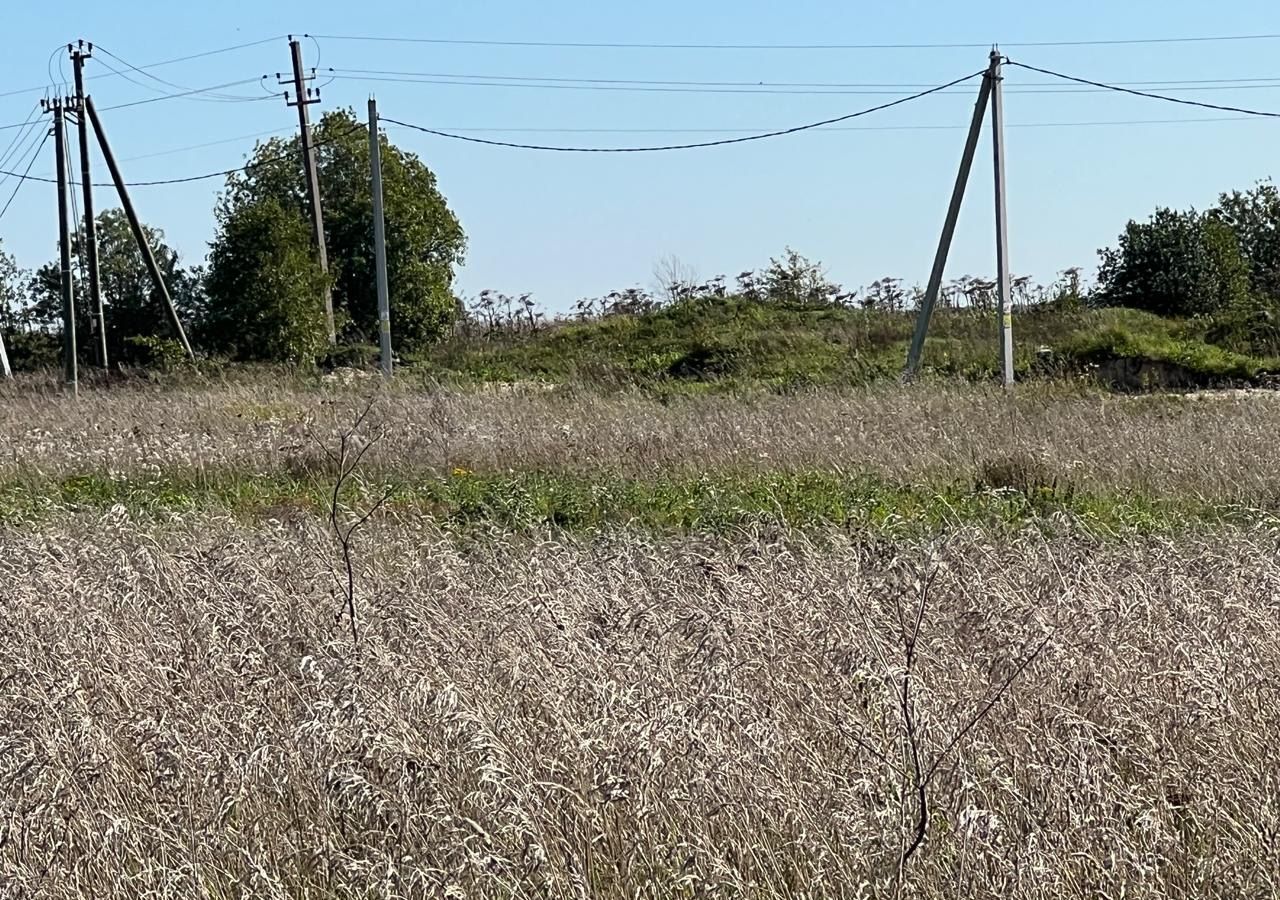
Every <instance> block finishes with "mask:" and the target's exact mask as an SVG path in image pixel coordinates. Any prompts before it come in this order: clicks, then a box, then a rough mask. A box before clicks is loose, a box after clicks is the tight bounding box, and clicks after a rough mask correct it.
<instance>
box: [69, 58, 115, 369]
mask: <svg viewBox="0 0 1280 900" xmlns="http://www.w3.org/2000/svg"><path fill="white" fill-rule="evenodd" d="M67 49H68V50H69V51H70V53H71V66H72V68H73V69H74V70H75V78H76V99H75V108H76V114H77V123H76V124H77V127H78V129H79V139H80V189H81V191H82V192H83V195H84V246H85V263H86V266H87V268H88V271H87V272H86V273H85V275H86V277H87V278H88V281H89V302H90V304H92V305H91V306H90V307H89V308H90V309H91V310H92V318H91V321H92V322H93V327H94V329H95V330H96V332H97V333H96V335H95V338H96V340H95V341H94V350H95V351H96V354H97V360H98V365H99V366H101V367H102V368H104V369H105V368H107V367H108V365H110V360H109V358H108V356H107V320H106V316H105V315H104V314H103V307H102V278H101V275H100V273H99V269H98V222H97V219H96V218H95V217H94V212H93V178H92V177H91V172H90V170H89V122H88V116H87V114H86V113H85V109H84V106H85V104H84V101H85V93H84V61H85V60H86V59H89V58H90V57H91V56H92V55H93V44H89V45H87V46H86V45H85V42H84V41H81V42H80V43H79V45H78V46H68V47H67Z"/></svg>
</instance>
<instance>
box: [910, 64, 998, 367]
mask: <svg viewBox="0 0 1280 900" xmlns="http://www.w3.org/2000/svg"><path fill="white" fill-rule="evenodd" d="M990 97H991V70H990V69H988V70H987V73H986V74H985V75H983V77H982V87H981V88H979V89H978V102H977V103H976V104H974V107H973V120H972V121H971V122H970V123H969V137H968V139H967V140H966V141H965V144H964V155H963V156H962V157H961V158H960V171H959V173H957V175H956V184H955V187H954V188H953V189H952V191H951V205H950V206H949V207H947V218H946V221H945V222H944V223H943V225H942V237H941V238H940V239H939V241H938V252H937V254H936V255H935V256H934V258H933V271H932V272H930V273H929V286H928V288H926V289H925V292H924V300H923V301H922V302H921V304H920V311H919V313H917V315H916V330H915V334H914V335H912V338H911V348H910V349H909V350H908V351H907V371H906V374H905V377H906V378H907V379H908V380H910V379H912V378H914V377H915V376H916V375H917V374H919V372H920V357H921V355H922V354H923V352H924V339H925V335H927V334H928V333H929V317H930V316H932V315H933V307H934V304H936V303H937V302H938V294H939V293H940V292H941V291H942V276H943V274H944V272H945V271H946V268H947V255H948V254H949V253H950V252H951V239H952V238H953V237H955V233H956V223H957V222H958V221H959V219H960V205H961V203H963V202H964V189H965V186H966V185H967V184H968V183H969V172H970V171H972V169H973V157H974V154H975V153H976V152H977V149H978V138H979V137H980V136H981V134H982V121H983V119H985V118H986V115H987V102H988V100H989V99H990Z"/></svg>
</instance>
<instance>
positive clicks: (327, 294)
mask: <svg viewBox="0 0 1280 900" xmlns="http://www.w3.org/2000/svg"><path fill="white" fill-rule="evenodd" d="M289 51H290V53H291V55H292V57H293V78H291V79H287V80H286V79H282V78H280V76H279V75H278V74H277V75H276V80H277V81H279V83H280V84H292V85H293V96H294V99H292V100H290V99H289V94H288V93H287V92H286V93H285V102H286V103H287V104H288V105H289V106H296V107H297V108H298V129H299V131H300V133H301V141H302V168H303V171H305V172H306V175H307V196H308V198H309V199H310V205H311V238H312V240H313V241H314V242H315V248H316V260H317V261H318V262H319V263H320V270H321V271H322V272H323V273H324V275H325V286H324V315H325V321H326V322H327V323H328V326H329V343H330V344H337V343H338V333H337V330H336V328H335V326H334V321H333V289H332V288H331V287H330V285H329V282H328V278H329V251H328V249H327V248H326V247H325V241H324V209H323V207H322V206H321V205H320V173H319V172H318V171H317V169H316V148H315V145H314V144H313V143H312V142H311V116H310V115H309V114H308V112H307V107H308V106H310V105H311V104H313V103H319V102H320V92H319V90H312V89H311V88H309V87H307V86H306V83H307V82H308V81H310V80H311V79H313V78H315V75H314V74H312V75H306V74H304V72H303V69H302V43H301V42H300V41H299V40H298V39H297V38H295V37H293V35H290V36H289Z"/></svg>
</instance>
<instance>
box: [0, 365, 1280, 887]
mask: <svg viewBox="0 0 1280 900" xmlns="http://www.w3.org/2000/svg"><path fill="white" fill-rule="evenodd" d="M4 390H5V391H8V393H0V485H2V486H3V489H2V490H0V496H9V494H5V493H4V492H5V491H8V492H9V493H10V494H13V493H14V492H19V491H21V492H23V493H22V496H23V497H24V498H25V500H24V505H23V506H22V507H21V509H20V510H19V509H18V508H17V507H14V508H13V509H9V510H8V512H6V508H5V507H4V506H3V503H0V513H3V515H0V584H3V585H4V588H3V594H2V596H3V603H4V606H3V609H4V615H3V616H2V617H0V898H4V900H17V898H36V897H40V898H43V897H49V898H81V897H86V898H87V897H94V898H108V897H110V898H141V897H149V898H150V897H154V898H161V897H165V898H168V897H174V898H178V897H182V898H187V897H209V898H242V897H278V898H303V897H307V898H317V900H327V898H339V897H342V898H346V897H353V898H354V897H359V898H372V897H406V898H408V897H457V898H463V897H476V898H499V897H502V898H512V897H517V898H518V897H552V898H560V897H569V898H576V897H583V898H587V897H590V898H595V897H600V898H624V897H626V898H632V897H653V898H666V897H735V898H736V897H742V898H782V897H813V898H816V897H866V898H872V897H874V898H890V897H937V898H942V897H955V896H971V897H994V896H1000V897H1017V898H1032V897H1035V898H1056V897H1098V898H1102V897H1108V898H1109V897H1122V896H1123V897H1132V898H1174V897H1223V898H1226V897H1233V898H1234V897H1271V896H1276V895H1277V894H1280V742H1277V739H1276V736H1277V735H1280V675H1278V674H1277V672H1278V671H1280V558H1278V557H1277V549H1278V548H1280V530H1277V529H1276V528H1275V527H1274V526H1273V524H1272V521H1273V520H1272V517H1271V513H1270V510H1271V509H1272V508H1273V506H1274V505H1275V500H1276V498H1277V497H1280V491H1278V489H1280V474H1277V470H1276V468H1275V466H1274V464H1273V463H1272V462H1271V458H1270V454H1271V452H1272V448H1273V447H1274V442H1275V435H1276V434H1277V433H1280V403H1275V402H1273V401H1272V399H1271V398H1270V397H1266V396H1259V397H1247V398H1241V399H1233V400H1221V401H1214V400H1178V399H1172V398H1163V399H1160V398H1145V399H1120V398H1112V397H1102V396H1099V395H1095V394H1089V393H1086V392H1082V391H1074V390H1066V389H1041V390H1026V391H1024V392H1022V393H1020V394H1019V395H1018V396H1017V397H1016V398H1013V399H1008V398H1005V397H1003V396H1002V395H1001V394H999V393H997V392H992V391H989V390H986V389H982V388H961V387H940V386H923V385H922V386H917V387H916V388H914V389H904V388H879V389H875V390H868V391H860V392H841V393H818V394H812V395H798V396H792V397H776V396H763V395H762V396H757V397H731V396H707V397H701V398H691V399H684V400H679V401H672V402H669V403H665V404H664V403H658V402H655V401H652V400H647V399H644V398H642V397H639V396H626V395H623V396H598V395H593V394H588V393H583V392H580V391H555V392H528V393H520V392H517V393H506V394H481V393H475V392H460V391H418V392H412V391H408V390H402V391H400V392H397V393H394V394H389V395H386V396H383V397H382V398H380V399H379V400H378V402H377V403H376V405H375V406H374V409H373V412H372V413H371V415H370V418H369V422H368V427H367V428H366V429H365V432H366V433H368V434H371V435H375V436H377V435H380V439H378V440H377V441H376V442H375V443H374V444H373V445H372V447H371V449H370V450H369V451H368V454H367V456H366V457H365V459H364V460H363V461H362V464H361V465H362V467H365V468H367V469H368V470H369V471H374V472H381V473H391V474H393V475H395V476H396V477H401V478H404V477H408V476H409V475H410V474H412V473H419V474H430V475H432V476H433V477H440V478H450V477H455V476H454V475H452V474H451V473H452V472H453V470H455V469H458V470H464V471H465V472H466V473H468V474H467V475H466V476H461V477H471V473H475V477H480V476H482V475H483V474H484V473H486V472H494V473H510V472H512V471H514V472H516V473H520V472H548V471H549V472H558V473H563V474H565V475H566V476H572V477H574V478H577V479H581V480H583V481H585V482H588V483H589V482H592V481H594V480H597V479H607V478H614V477H626V478H629V479H632V480H633V481H634V482H635V483H636V484H644V483H646V480H647V479H655V478H659V477H661V476H664V475H666V474H668V473H677V474H684V475H689V476H698V475H700V474H703V473H714V472H720V471H734V472H737V473H740V474H739V475H738V476H736V477H741V478H751V477H756V476H760V477H764V476H766V475H770V474H771V473H779V472H783V473H785V472H793V471H820V472H824V473H827V474H828V475H830V476H831V477H834V478H841V477H850V478H852V477H855V476H857V475H861V474H872V475H874V476H876V477H877V478H880V479H883V480H885V481H886V482H889V483H894V484H912V485H915V486H916V487H917V488H918V489H919V490H928V489H932V487H931V486H938V489H939V490H941V489H942V486H943V485H945V484H949V483H954V482H957V481H960V482H967V483H969V484H970V488H969V490H971V491H973V492H975V493H981V492H983V491H985V492H988V493H990V492H993V489H994V487H998V486H986V487H984V486H983V485H982V483H981V482H982V479H983V473H984V472H988V473H989V470H990V469H991V463H992V461H993V460H995V461H999V460H1001V459H1005V458H1015V457H1016V458H1018V459H1023V460H1033V461H1035V464H1036V465H1038V466H1042V467H1043V471H1044V472H1046V473H1048V475H1049V477H1050V478H1052V479H1061V480H1063V481H1069V482H1070V486H1071V488H1072V489H1073V490H1078V491H1081V492H1092V493H1093V494H1094V495H1097V496H1113V497H1123V496H1128V495H1130V494H1134V495H1139V494H1140V495H1143V496H1149V497H1154V498H1167V499H1171V500H1177V501H1179V502H1181V501H1182V500H1188V499H1189V500H1191V501H1194V502H1196V503H1209V504H1222V505H1229V506H1231V507H1233V508H1235V509H1237V510H1238V511H1239V512H1238V514H1237V515H1236V516H1235V519H1234V520H1233V521H1226V520H1223V521H1217V520H1212V519H1198V520H1196V521H1187V522H1186V523H1185V524H1184V525H1183V526H1181V527H1174V528H1169V527H1165V528H1161V529H1148V528H1145V527H1134V528H1132V529H1129V530H1119V531H1113V532H1110V533H1107V534H1100V533H1098V532H1097V530H1096V529H1091V528H1089V527H1085V525H1084V524H1082V523H1081V522H1079V521H1077V519H1076V518H1075V513H1074V512H1073V508H1072V507H1070V506H1069V505H1065V506H1059V507H1052V508H1044V509H1041V508H1040V507H1036V508H1035V509H1034V510H1032V513H1031V514H1028V515H1027V516H1023V517H1022V518H1020V519H1018V520H1017V521H1012V522H1008V523H1006V524H1005V525H1004V526H1002V527H991V526H990V525H988V524H986V523H969V522H965V521H961V520H960V519H959V518H957V519H956V520H955V521H949V522H947V523H944V524H942V525H939V526H938V527H934V528H932V529H931V530H929V531H927V532H922V531H919V530H916V531H912V532H910V533H908V532H905V531H903V532H899V531H897V530H895V529H894V528H893V527H889V526H885V527H875V528H855V527H849V526H847V525H845V526H841V525H837V524H826V525H824V524H814V523H813V522H808V523H806V524H804V525H800V524H797V523H794V522H788V521H786V520H785V516H781V515H774V516H768V515H760V516H754V517H751V518H750V519H749V520H747V519H744V520H742V521H738V522H736V524H733V525H732V526H731V527H722V528H714V529H699V528H663V527H654V526H652V525H646V524H643V523H639V522H637V523H633V524H631V525H617V524H611V525H606V526H601V527H589V528H588V527H577V526H573V527H557V526H555V525H554V524H548V523H546V522H531V523H529V524H527V525H525V526H523V527H516V528H512V527H508V526H507V525H504V524H500V523H498V522H486V520H484V519H483V518H480V519H477V520H474V521H472V522H471V523H470V525H469V526H468V527H466V528H464V529H458V528H455V527H453V526H452V525H451V523H450V522H449V521H446V520H443V519H440V518H437V517H434V516H433V515H431V514H430V513H429V511H428V510H424V509H422V508H419V507H416V506H411V505H395V504H389V505H387V506H386V507H384V508H382V509H381V510H380V511H379V512H378V513H377V514H376V515H375V516H373V517H372V518H371V519H370V520H369V522H368V523H367V525H366V526H365V528H364V529H363V530H361V531H359V532H358V533H357V534H356V535H355V537H354V540H353V551H354V552H353V565H352V570H351V574H352V577H353V585H354V590H355V604H356V609H357V622H358V630H357V632H356V637H353V634H352V629H351V623H350V621H349V620H348V618H347V617H346V616H344V614H343V607H344V590H345V585H346V574H347V573H346V570H345V568H344V567H343V564H342V561H341V556H340V554H339V553H337V547H336V546H335V540H334V538H333V535H332V533H331V530H330V523H329V521H328V518H327V512H328V511H327V510H326V509H325V508H323V506H322V505H316V504H315V503H306V504H300V505H298V506H297V507H296V508H294V509H291V510H290V511H288V514H285V513H284V512H281V511H280V510H277V509H274V508H272V509H262V510H259V511H258V512H257V513H255V514H252V515H250V514H246V512H245V510H244V509H243V508H238V509H231V508H229V507H227V506H226V504H225V503H224V502H223V499H224V498H223V495H221V494H208V495H202V494H199V492H198V491H196V492H195V493H194V494H193V495H191V496H185V495H184V497H183V498H182V502H180V503H179V502H173V503H170V502H169V499H170V498H169V497H168V495H164V494H156V495H155V496H154V497H152V498H151V499H152V502H150V503H149V504H147V505H145V506H141V507H139V506H137V505H134V504H131V503H116V502H107V501H103V502H84V503H82V502H78V501H76V500H74V498H73V499H68V495H67V494H66V492H65V490H64V489H63V488H60V487H59V485H65V484H66V480H67V479H71V478H77V477H80V476H89V475H102V474H104V473H105V474H107V475H108V476H109V477H116V478H122V479H126V480H132V481H133V482H136V483H139V484H142V483H145V482H146V481H147V479H149V478H155V477H158V476H159V475H160V474H162V473H166V472H168V473H172V472H174V471H183V472H188V473H213V472H217V473H222V474H220V475H219V477H229V476H227V473H232V474H233V475H235V476H236V477H239V478H242V479H243V480H245V481H247V482H254V481H255V480H263V479H270V478H272V477H276V476H278V475H281V474H284V475H289V476H290V477H294V476H296V477H298V478H299V479H302V478H306V479H313V480H314V481H316V482H317V483H319V484H323V483H324V481H325V479H326V478H330V479H331V477H332V472H331V471H330V470H329V469H327V468H326V464H325V460H326V459H327V457H326V456H325V455H324V453H323V451H322V450H321V449H320V448H321V447H322V446H325V447H330V448H332V447H333V446H334V442H335V440H336V439H337V437H338V435H339V434H341V433H342V431H343V429H345V428H346V427H348V425H349V424H350V422H351V421H352V420H353V418H354V417H355V415H356V414H357V412H358V410H359V409H360V408H361V407H362V404H363V402H364V400H363V397H362V395H361V393H360V392H359V391H357V390H330V391H327V392H326V391H317V390H314V389H306V388H302V387H296V386H295V387H289V386H280V387H277V388H275V389H268V388H265V387H257V388H250V387H234V388H220V389H212V388H210V389H190V390H184V391H179V392H174V391H168V392H159V391H156V392H147V391H139V390H120V391H112V392H102V393H92V394H88V393H87V394H86V395H85V396H84V397H83V398H82V399H81V400H80V401H79V402H78V403H71V402H66V401H56V402H50V401H49V398H47V397H41V396H38V395H37V394H36V393H35V392H33V391H31V390H30V389H28V390H26V391H23V390H20V389H13V388H6V389H4ZM360 446H363V445H360ZM298 483H301V481H299V482H298ZM190 484H194V485H199V484H200V480H199V478H192V479H190ZM995 492H996V493H998V492H999V491H995ZM14 495H16V494H14ZM318 496H319V495H318ZM33 498H34V499H38V500H41V501H42V502H40V503H34V502H31V501H33ZM108 499H109V498H108ZM877 502H879V501H877ZM351 504H352V507H353V509H351V510H346V509H340V510H339V514H338V517H339V519H340V520H342V521H348V517H350V516H355V515H358V514H360V512H361V510H362V509H366V508H367V506H365V507H362V506H361V505H360V500H358V499H353V500H352V501H351ZM781 508H782V507H779V509H781ZM885 521H891V517H890V518H889V519H886V520H885Z"/></svg>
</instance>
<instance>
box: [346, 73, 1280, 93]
mask: <svg viewBox="0 0 1280 900" xmlns="http://www.w3.org/2000/svg"><path fill="white" fill-rule="evenodd" d="M329 71H330V72H332V73H334V74H333V75H332V76H331V77H333V78H335V79H342V80H345V81H374V82H386V83H393V84H435V85H452V86H456V87H482V88H520V89H531V90H539V89H541V90H569V91H606V92H612V91H621V92H627V93H657V94H753V95H757V94H765V95H767V94H782V95H790V96H817V97H823V96H850V95H856V96H896V95H898V94H900V93H901V92H902V91H901V90H885V89H882V87H881V86H872V85H867V86H862V85H855V84H849V85H843V84H839V83H830V84H823V83H815V84H812V85H809V86H806V85H804V84H803V83H800V82H796V83H793V84H788V83H786V82H777V83H772V84H771V83H769V82H749V81H740V82H696V81H690V82H679V81H675V82H666V81H644V80H639V79H636V80H627V79H604V78H562V77H555V78H538V77H533V76H502V75H448V74H439V75H433V74H431V73H425V72H424V73H420V74H419V73H414V72H404V73H388V74H368V75H362V74H343V73H346V72H352V73H358V72H361V71H373V70H359V69H330V70H329ZM464 79H466V80H464ZM1267 81H1268V82H1269V83H1266V84H1259V83H1240V84H1236V83H1230V84H1215V85H1201V86H1186V87H1170V88H1169V90H1177V91H1219V90H1248V89H1277V88H1280V80H1277V79H1267ZM542 82H546V83H542ZM717 84H723V85H733V86H731V87H730V86H725V87H717V86H713V85H717ZM1048 84H1049V83H1047V82H1038V83H1034V84H1031V85H1028V86H1025V87H1009V88H1005V93H1006V94H1095V93H1102V92H1103V91H1102V90H1101V89H1099V88H1055V87H1051V86H1048ZM1174 84H1178V82H1174ZM664 85H670V86H664ZM698 85H706V86H705V87H704V86H698ZM922 86H923V85H899V88H914V87H922ZM888 87H892V85H890V86H888ZM816 88H821V89H816ZM940 93H963V92H956V91H942V92H940Z"/></svg>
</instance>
